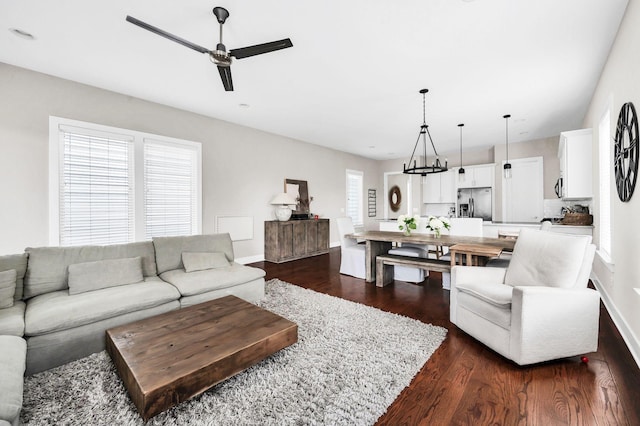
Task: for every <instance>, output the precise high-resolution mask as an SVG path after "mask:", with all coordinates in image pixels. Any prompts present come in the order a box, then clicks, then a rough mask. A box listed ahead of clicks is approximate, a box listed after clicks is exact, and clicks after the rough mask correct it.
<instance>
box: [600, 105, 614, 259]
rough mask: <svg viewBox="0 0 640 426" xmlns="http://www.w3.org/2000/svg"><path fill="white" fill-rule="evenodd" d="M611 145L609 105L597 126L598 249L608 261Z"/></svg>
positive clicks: (609, 248) (609, 255)
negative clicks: (598, 179) (598, 178)
mask: <svg viewBox="0 0 640 426" xmlns="http://www.w3.org/2000/svg"><path fill="white" fill-rule="evenodd" d="M609 105H611V104H609ZM611 147H612V145H611V108H610V106H609V107H607V109H606V111H605V112H604V114H603V115H602V118H601V119H600V125H599V127H598V150H599V156H598V158H599V160H598V165H599V172H600V173H599V175H600V184H599V210H600V217H599V218H598V231H599V242H600V247H599V250H600V255H601V256H602V257H603V258H604V260H606V261H609V262H610V261H611V149H612V148H611Z"/></svg>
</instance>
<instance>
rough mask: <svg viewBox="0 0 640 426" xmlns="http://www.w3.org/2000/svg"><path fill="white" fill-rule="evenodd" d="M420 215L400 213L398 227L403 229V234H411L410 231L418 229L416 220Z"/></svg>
mask: <svg viewBox="0 0 640 426" xmlns="http://www.w3.org/2000/svg"><path fill="white" fill-rule="evenodd" d="M419 220H420V216H418V215H415V216H406V215H403V214H401V215H400V216H399V217H398V229H399V230H401V231H404V235H411V231H412V230H414V229H418V221H419Z"/></svg>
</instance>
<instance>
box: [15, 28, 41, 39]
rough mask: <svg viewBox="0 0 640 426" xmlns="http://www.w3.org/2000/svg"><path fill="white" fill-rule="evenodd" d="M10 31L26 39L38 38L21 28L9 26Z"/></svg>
mask: <svg viewBox="0 0 640 426" xmlns="http://www.w3.org/2000/svg"><path fill="white" fill-rule="evenodd" d="M9 31H11V33H12V34H13V35H15V36H16V37H20V38H23V39H25V40H35V39H36V38H35V37H34V36H33V34H31V33H30V32H27V31H25V30H21V29H20V28H9Z"/></svg>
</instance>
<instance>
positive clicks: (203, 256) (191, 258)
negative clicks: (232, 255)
mask: <svg viewBox="0 0 640 426" xmlns="http://www.w3.org/2000/svg"><path fill="white" fill-rule="evenodd" d="M182 263H183V264H184V270H185V271H186V272H194V271H203V270H205V269H217V268H226V267H227V266H229V261H228V260H227V256H225V254H224V253H220V252H215V253H195V252H184V253H182Z"/></svg>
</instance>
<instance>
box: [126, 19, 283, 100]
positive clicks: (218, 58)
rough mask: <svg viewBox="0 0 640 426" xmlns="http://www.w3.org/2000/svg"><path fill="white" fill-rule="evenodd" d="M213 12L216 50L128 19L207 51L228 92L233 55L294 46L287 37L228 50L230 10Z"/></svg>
mask: <svg viewBox="0 0 640 426" xmlns="http://www.w3.org/2000/svg"><path fill="white" fill-rule="evenodd" d="M213 14H214V15H215V17H216V18H217V19H218V23H219V24H220V42H219V43H218V44H217V45H216V48H215V50H209V49H207V48H205V47H202V46H198V45H197V44H195V43H191V42H190V41H188V40H185V39H183V38H181V37H178V36H175V35H173V34H170V33H168V32H166V31H164V30H161V29H160V28H157V27H154V26H153V25H150V24H147V23H146V22H143V21H141V20H139V19H136V18H134V17H133V16H129V15H127V21H128V22H131V23H132V24H134V25H137V26H139V27H140V28H144V29H145V30H148V31H151V32H152V33H156V34H158V35H161V36H162V37H165V38H168V39H169V40H172V41H175V42H176V43H180V44H181V45H183V46H186V47H188V48H190V49H193V50H195V51H197V52H200V53H207V54H208V55H209V58H210V59H211V61H212V62H213V63H214V64H216V65H217V66H218V72H219V73H220V78H221V79H222V84H223V86H224V90H226V91H228V92H229V91H233V80H232V79H231V68H230V67H231V58H232V57H233V58H236V59H242V58H248V57H249V56H255V55H262V54H263V53H269V52H274V51H276V50H280V49H286V48H287V47H292V46H293V44H292V43H291V40H290V39H288V38H285V39H283V40H278V41H272V42H269V43H262V44H256V45H254V46H248V47H241V48H239V49H231V50H229V51H228V52H227V48H226V47H225V45H224V44H222V26H223V25H224V23H225V21H226V20H227V18H228V17H229V12H228V11H227V9H225V8H223V7H214V8H213Z"/></svg>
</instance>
